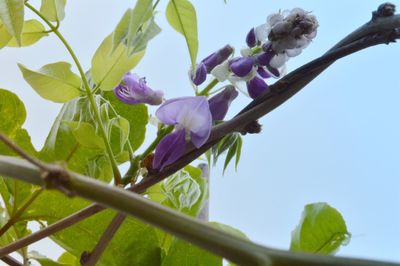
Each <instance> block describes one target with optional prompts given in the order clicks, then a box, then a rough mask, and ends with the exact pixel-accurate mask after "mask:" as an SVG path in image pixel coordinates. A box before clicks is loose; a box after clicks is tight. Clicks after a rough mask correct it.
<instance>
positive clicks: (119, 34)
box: [110, 8, 132, 53]
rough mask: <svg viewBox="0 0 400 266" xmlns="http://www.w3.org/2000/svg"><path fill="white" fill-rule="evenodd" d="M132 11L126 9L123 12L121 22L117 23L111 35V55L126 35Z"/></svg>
mask: <svg viewBox="0 0 400 266" xmlns="http://www.w3.org/2000/svg"><path fill="white" fill-rule="evenodd" d="M131 16H132V9H130V8H129V9H128V10H126V11H125V13H124V15H123V16H122V18H121V20H120V21H119V22H118V24H117V26H116V27H115V30H114V31H113V33H112V48H111V51H110V52H111V53H113V52H114V51H115V49H116V48H117V47H118V46H119V45H120V44H121V43H122V41H123V40H124V39H126V36H127V35H128V30H129V23H130V21H131Z"/></svg>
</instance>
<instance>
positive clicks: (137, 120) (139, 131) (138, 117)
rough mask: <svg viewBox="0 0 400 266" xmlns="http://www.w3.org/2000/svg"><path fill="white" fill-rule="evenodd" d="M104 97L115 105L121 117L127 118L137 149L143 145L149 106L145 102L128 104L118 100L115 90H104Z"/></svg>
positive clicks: (131, 142)
mask: <svg viewBox="0 0 400 266" xmlns="http://www.w3.org/2000/svg"><path fill="white" fill-rule="evenodd" d="M103 96H104V98H105V99H106V100H107V101H108V102H109V103H110V104H111V105H112V106H113V108H114V109H115V111H116V112H117V113H118V115H120V116H121V117H123V118H125V119H126V120H127V121H128V123H129V125H130V127H129V142H130V144H131V146H132V149H133V150H134V151H135V150H136V149H138V148H139V147H140V145H142V143H143V141H144V137H145V134H146V125H147V123H148V121H149V114H148V111H147V107H146V105H144V104H135V105H128V104H125V103H123V102H121V101H120V100H118V99H117V98H116V97H115V95H114V93H113V92H110V91H107V92H103Z"/></svg>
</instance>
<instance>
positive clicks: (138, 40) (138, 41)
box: [128, 18, 161, 54]
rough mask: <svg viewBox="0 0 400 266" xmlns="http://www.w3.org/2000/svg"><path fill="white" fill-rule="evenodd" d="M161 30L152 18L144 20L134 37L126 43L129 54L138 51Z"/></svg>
mask: <svg viewBox="0 0 400 266" xmlns="http://www.w3.org/2000/svg"><path fill="white" fill-rule="evenodd" d="M160 32H161V28H160V27H159V26H158V25H157V24H156V22H155V21H154V18H152V19H150V20H149V21H148V22H146V23H145V24H144V25H143V27H142V29H141V30H140V32H138V33H137V35H136V36H135V38H133V39H132V40H131V42H129V43H128V47H129V54H134V53H138V52H140V51H143V50H145V49H146V47H147V43H148V42H149V41H150V40H151V39H153V38H154V37H156V36H157V35H158V34H159V33H160Z"/></svg>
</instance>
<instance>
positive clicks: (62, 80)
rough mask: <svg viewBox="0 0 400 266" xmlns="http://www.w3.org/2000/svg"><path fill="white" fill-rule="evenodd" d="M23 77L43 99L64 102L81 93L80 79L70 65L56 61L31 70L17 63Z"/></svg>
mask: <svg viewBox="0 0 400 266" xmlns="http://www.w3.org/2000/svg"><path fill="white" fill-rule="evenodd" d="M18 66H19V68H20V70H21V72H22V75H23V76H24V79H25V80H26V81H27V82H28V83H29V85H31V87H32V88H33V89H34V90H35V91H36V92H37V93H38V94H39V95H40V96H42V97H43V98H44V99H47V100H50V101H53V102H58V103H65V102H67V101H70V100H72V99H74V98H76V97H78V96H80V95H81V91H80V87H81V79H80V77H79V76H78V75H76V74H74V73H73V72H72V71H71V65H70V64H69V63H66V62H57V63H53V64H48V65H45V66H43V67H42V68H41V69H39V70H38V71H32V70H29V69H28V68H26V67H25V66H23V65H21V64H18Z"/></svg>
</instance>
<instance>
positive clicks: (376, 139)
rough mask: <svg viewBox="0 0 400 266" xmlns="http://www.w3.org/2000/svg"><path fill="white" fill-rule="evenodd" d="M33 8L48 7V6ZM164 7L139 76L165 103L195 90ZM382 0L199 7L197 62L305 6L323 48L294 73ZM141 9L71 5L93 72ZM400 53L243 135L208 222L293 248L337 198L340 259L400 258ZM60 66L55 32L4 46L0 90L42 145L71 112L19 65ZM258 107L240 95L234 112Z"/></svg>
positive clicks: (348, 61)
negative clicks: (100, 53) (308, 208)
mask: <svg viewBox="0 0 400 266" xmlns="http://www.w3.org/2000/svg"><path fill="white" fill-rule="evenodd" d="M30 2H32V4H34V5H35V4H36V6H39V1H38V0H32V1H30ZM166 3H167V1H166V0H161V3H160V4H159V6H158V11H159V13H158V15H157V17H156V21H157V23H158V24H159V25H160V26H161V28H162V29H163V31H162V33H161V34H160V35H159V36H157V37H156V39H155V40H154V41H152V42H151V43H150V45H149V46H148V49H147V53H146V56H145V58H144V59H143V60H142V62H141V63H140V64H139V66H138V67H136V69H135V72H136V73H137V74H138V75H140V76H146V78H147V81H148V84H149V85H150V86H151V87H153V88H154V89H162V90H164V92H165V94H166V97H167V98H173V97H178V96H185V95H192V93H193V91H192V89H191V85H190V83H189V81H188V78H187V71H188V68H189V65H190V60H189V56H188V52H187V48H186V44H185V42H184V39H183V38H182V36H180V35H179V34H178V33H176V32H175V31H173V30H172V29H171V27H170V26H169V25H168V23H167V22H166V19H165V15H164V14H165V6H166ZM380 3H381V1H374V0H368V1H344V0H338V1H320V0H307V1H289V0H287V1H267V0H249V1H239V0H228V4H224V1H223V0H213V1H204V0H203V1H201V0H193V4H194V6H195V7H196V9H197V16H198V31H199V40H200V46H199V53H198V59H199V61H200V60H201V59H202V58H203V57H205V56H207V55H208V54H210V53H211V52H213V51H214V50H216V49H219V48H220V47H222V46H224V45H225V44H231V45H232V46H234V47H236V49H237V51H239V50H240V49H241V48H242V47H244V44H245V36H246V34H247V32H248V31H249V29H250V28H251V27H253V26H257V25H259V24H261V23H264V21H265V19H266V17H267V15H268V14H270V13H273V12H276V11H278V10H279V9H290V8H294V7H301V8H303V9H306V10H310V11H312V12H313V13H314V14H315V15H316V16H317V18H318V20H319V23H320V27H319V29H318V35H317V37H316V39H315V40H314V41H313V43H312V44H311V45H310V46H309V47H308V48H307V49H306V50H305V51H304V52H303V53H302V54H301V55H300V56H298V57H296V58H293V59H291V60H290V61H289V62H288V64H287V66H288V70H289V71H291V70H293V69H295V68H296V67H299V66H301V65H302V64H304V63H306V62H308V61H310V60H312V59H314V58H316V57H318V56H320V55H321V54H322V53H324V52H325V51H326V50H328V49H329V48H330V47H331V46H333V45H334V44H335V43H336V42H338V41H339V40H340V39H341V38H343V37H344V36H346V35H347V34H348V33H350V32H351V31H353V30H355V29H356V28H357V27H359V26H361V25H362V24H363V23H365V22H367V21H368V20H369V19H370V16H371V11H373V10H375V9H376V7H377V6H378V5H379V4H380ZM395 3H398V1H395ZM133 5H134V1H126V0H119V1H106V0H85V1H77V0H70V1H69V2H68V3H67V8H66V18H65V20H64V21H63V22H62V24H61V28H60V30H61V32H62V33H63V34H64V35H65V37H66V38H67V40H69V42H70V44H71V46H72V47H73V49H74V50H75V51H76V54H77V55H78V57H79V59H80V61H81V63H82V64H83V66H84V67H85V69H88V68H89V67H90V61H91V57H92V56H93V54H94V52H95V50H96V48H97V47H98V46H99V44H100V43H101V41H102V40H103V39H104V37H105V36H107V35H108V34H109V33H110V32H111V31H112V30H113V29H114V27H115V25H116V24H117V22H118V21H119V19H120V17H121V16H122V14H123V13H124V11H125V10H126V9H127V8H129V7H133ZM28 17H32V15H31V14H28ZM399 56H400V46H399V45H398V44H392V45H389V46H386V45H381V46H379V47H373V48H369V49H367V50H365V51H362V52H359V53H357V54H354V55H351V56H349V57H347V58H345V59H342V60H340V61H338V62H336V63H335V64H334V65H333V66H331V67H330V68H329V69H328V70H326V71H325V72H324V73H323V74H322V75H320V76H319V77H318V78H317V79H316V80H314V81H313V82H312V83H311V84H310V85H309V86H307V87H306V88H305V89H304V90H302V91H301V92H300V93H298V94H297V95H295V96H294V97H293V98H292V99H290V100H289V101H288V102H286V103H285V104H283V105H282V106H280V107H279V108H277V109H276V110H274V111H273V112H271V113H270V114H268V115H267V116H266V117H264V118H263V119H261V121H260V122H261V124H262V125H263V131H262V133H261V134H258V135H247V136H245V137H244V145H243V150H242V159H241V162H240V164H239V169H238V171H237V172H235V170H234V169H233V168H234V167H229V169H228V170H227V171H226V172H225V175H224V176H223V175H222V167H221V165H218V166H217V167H216V168H213V169H212V171H211V198H210V204H211V205H210V219H211V220H213V221H218V222H222V223H226V224H229V225H231V226H233V227H235V228H238V229H240V230H241V231H243V232H244V233H246V234H247V235H248V236H249V238H250V239H252V240H253V241H256V242H258V243H261V244H264V245H267V246H272V247H277V248H282V249H287V248H288V247H289V244H290V235H291V231H292V230H293V229H294V228H295V226H296V225H297V223H298V221H299V219H300V216H301V212H302V210H303V207H304V205H306V204H308V203H313V202H328V203H329V204H330V205H331V206H333V207H335V208H337V209H338V210H339V211H340V212H341V213H342V215H343V217H344V218H345V220H346V222H347V226H348V230H349V231H350V232H351V233H352V234H353V237H352V239H351V242H350V244H349V245H348V246H346V247H343V248H342V249H341V250H340V252H339V254H338V255H341V256H353V257H363V258H373V259H384V260H391V261H397V262H400V245H399V243H398V239H399V238H400V226H399V225H400V211H399V204H400V193H399V189H400V168H399V167H400V163H399V158H400V156H399V155H400V138H399V136H400V126H399V119H398V116H399V113H400V105H399V104H398V102H399V99H400V80H399V72H398V66H397V65H396V64H398V61H399V60H398V58H399ZM57 61H68V62H72V60H71V59H70V57H69V56H68V54H67V53H66V52H65V50H64V48H63V47H62V46H61V44H60V43H59V42H58V41H57V39H56V38H54V37H53V36H51V37H48V38H46V39H42V40H41V41H40V42H39V43H38V44H36V45H35V46H33V47H29V48H24V49H10V48H6V49H3V50H1V51H0V73H1V75H0V87H1V88H5V89H9V90H11V91H13V92H15V93H16V94H17V95H18V96H19V97H20V98H21V99H22V101H23V102H24V103H25V105H26V108H27V110H28V117H27V121H26V123H25V128H27V129H28V131H29V132H30V134H31V136H32V140H33V143H34V144H35V146H36V147H37V148H38V149H39V148H40V147H41V146H42V144H43V142H44V139H45V137H46V136H47V133H48V131H49V129H50V127H51V124H52V122H53V120H54V118H55V117H56V115H57V113H58V111H59V109H60V108H61V105H59V104H54V103H50V102H48V101H44V100H43V99H41V98H40V97H39V96H38V95H37V94H36V93H35V92H34V91H33V89H31V88H30V87H29V85H28V84H27V83H25V81H24V80H23V79H22V77H21V74H20V72H19V70H18V68H17V66H16V62H20V63H23V64H24V65H26V66H27V67H29V68H31V69H38V68H40V67H41V66H43V65H45V64H48V63H53V62H57ZM75 72H77V71H75ZM249 101H250V100H249V98H246V97H245V96H244V95H240V97H239V98H238V99H237V100H236V101H235V102H234V103H233V105H232V108H231V110H230V111H231V112H230V115H233V114H235V113H236V112H237V111H239V110H240V109H241V108H242V107H243V106H245V105H246V104H247V103H248V102H249ZM152 110H154V109H152ZM150 133H151V131H150ZM35 248H37V249H40V250H41V251H42V252H43V253H45V254H48V255H50V256H52V257H56V256H57V255H58V254H59V253H60V250H59V249H56V248H54V246H53V245H51V244H50V243H49V241H45V242H42V243H40V244H38V245H35Z"/></svg>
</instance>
